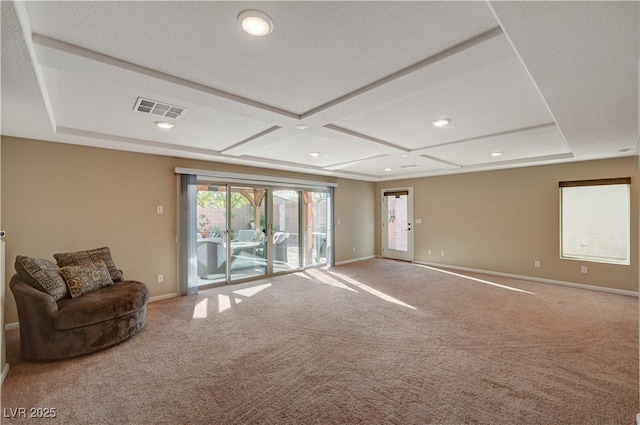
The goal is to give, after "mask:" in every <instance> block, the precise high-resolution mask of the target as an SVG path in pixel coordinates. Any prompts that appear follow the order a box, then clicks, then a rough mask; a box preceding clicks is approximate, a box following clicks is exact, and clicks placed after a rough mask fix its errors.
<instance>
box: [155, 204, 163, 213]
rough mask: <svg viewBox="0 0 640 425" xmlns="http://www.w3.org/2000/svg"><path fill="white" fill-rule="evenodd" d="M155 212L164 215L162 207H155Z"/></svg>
mask: <svg viewBox="0 0 640 425" xmlns="http://www.w3.org/2000/svg"><path fill="white" fill-rule="evenodd" d="M156 212H157V213H158V214H162V213H164V207H163V206H162V205H158V206H157V207H156Z"/></svg>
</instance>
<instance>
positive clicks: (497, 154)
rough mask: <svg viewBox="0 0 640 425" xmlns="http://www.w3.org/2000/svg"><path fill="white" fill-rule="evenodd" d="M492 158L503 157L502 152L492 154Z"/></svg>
mask: <svg viewBox="0 0 640 425" xmlns="http://www.w3.org/2000/svg"><path fill="white" fill-rule="evenodd" d="M491 156H494V157H498V156H502V152H492V153H491Z"/></svg>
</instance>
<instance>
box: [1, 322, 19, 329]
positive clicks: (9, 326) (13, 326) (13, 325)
mask: <svg viewBox="0 0 640 425" xmlns="http://www.w3.org/2000/svg"><path fill="white" fill-rule="evenodd" d="M19 327H20V323H19V322H13V323H7V324H6V325H4V330H5V331H11V330H14V329H18V328H19Z"/></svg>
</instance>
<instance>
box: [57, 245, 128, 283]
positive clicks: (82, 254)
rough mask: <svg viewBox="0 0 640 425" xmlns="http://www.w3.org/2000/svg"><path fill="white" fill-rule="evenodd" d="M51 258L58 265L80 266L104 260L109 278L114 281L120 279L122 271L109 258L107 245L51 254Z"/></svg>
mask: <svg viewBox="0 0 640 425" xmlns="http://www.w3.org/2000/svg"><path fill="white" fill-rule="evenodd" d="M53 258H55V259H56V261H57V262H58V267H65V266H80V265H83V264H91V263H93V262H94V261H104V264H105V265H106V266H107V270H109V275H110V276H111V280H113V281H114V282H119V281H121V280H122V271H121V270H119V269H118V267H116V263H114V262H113V259H112V258H111V251H109V248H107V247H103V248H96V249H90V250H89V251H78V252H64V253H59V254H53Z"/></svg>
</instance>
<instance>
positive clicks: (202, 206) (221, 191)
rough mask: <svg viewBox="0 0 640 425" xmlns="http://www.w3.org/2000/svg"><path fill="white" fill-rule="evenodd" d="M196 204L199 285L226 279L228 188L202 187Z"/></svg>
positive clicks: (206, 185) (199, 189)
mask: <svg viewBox="0 0 640 425" xmlns="http://www.w3.org/2000/svg"><path fill="white" fill-rule="evenodd" d="M196 201H197V209H196V214H197V221H196V231H197V232H198V235H197V241H196V244H197V248H196V252H197V257H198V267H197V270H198V285H207V284H211V283H219V282H225V281H226V280H227V251H226V233H227V232H226V230H227V219H226V217H227V214H226V205H227V192H226V186H224V185H222V186H215V185H209V184H199V185H198V188H197V192H196Z"/></svg>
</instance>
